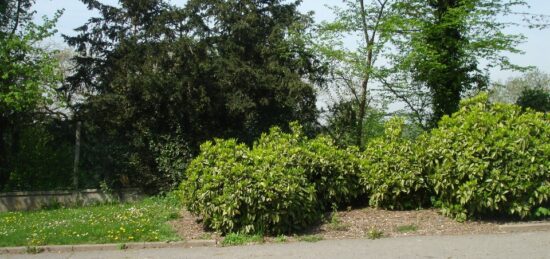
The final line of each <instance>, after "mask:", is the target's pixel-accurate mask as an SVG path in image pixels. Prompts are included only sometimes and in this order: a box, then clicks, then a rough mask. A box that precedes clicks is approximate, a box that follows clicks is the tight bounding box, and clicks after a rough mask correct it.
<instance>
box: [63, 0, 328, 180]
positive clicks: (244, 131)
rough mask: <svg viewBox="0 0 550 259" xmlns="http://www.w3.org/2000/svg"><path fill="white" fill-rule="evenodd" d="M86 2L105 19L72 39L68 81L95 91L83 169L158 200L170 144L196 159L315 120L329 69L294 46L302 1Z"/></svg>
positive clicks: (88, 106)
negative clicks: (162, 152) (214, 141)
mask: <svg viewBox="0 0 550 259" xmlns="http://www.w3.org/2000/svg"><path fill="white" fill-rule="evenodd" d="M83 2H84V3H85V4H87V5H88V7H89V8H91V9H95V10H97V11H98V12H99V13H100V16H99V17H95V18H92V19H90V20H89V21H88V22H87V23H86V24H85V25H83V26H81V27H79V28H77V31H78V32H79V35H77V36H75V37H66V39H67V42H68V43H69V44H70V45H71V46H74V47H75V48H76V50H77V51H78V55H77V57H76V59H75V62H76V68H75V70H74V74H73V76H71V77H70V78H69V80H70V82H71V86H72V87H86V88H89V89H90V91H89V92H92V93H94V94H93V95H91V96H89V98H88V101H87V102H86V103H85V105H84V108H83V109H82V114H81V116H82V117H83V118H85V121H84V126H83V127H84V128H85V129H84V130H83V131H84V132H83V138H84V139H85V140H84V141H85V143H87V144H85V145H83V152H82V156H83V160H84V162H85V163H87V165H88V166H90V167H92V166H100V167H101V168H97V170H96V171H102V172H111V173H112V174H113V175H112V176H110V179H112V180H113V181H115V182H118V183H124V182H126V180H125V179H129V180H130V182H131V183H133V184H139V185H142V186H145V187H151V189H153V190H154V189H157V188H158V187H159V185H161V184H162V183H163V182H165V181H169V180H170V179H168V178H167V177H166V176H165V175H162V174H161V173H159V171H158V168H157V164H156V163H157V162H156V161H157V160H158V159H155V156H157V155H158V154H157V153H156V151H155V150H157V148H156V147H157V146H158V145H157V144H158V143H159V142H162V141H164V139H173V137H177V138H178V142H184V143H187V145H189V146H190V147H191V149H195V148H197V146H198V144H200V143H201V142H203V141H204V140H207V139H211V138H213V137H236V138H239V139H240V140H242V141H246V142H249V143H251V142H252V141H253V140H254V139H255V138H256V137H257V136H259V134H260V133H261V132H263V131H265V130H267V129H268V128H269V127H270V126H271V125H281V126H283V125H286V124H287V123H288V122H289V121H291V120H298V121H301V122H302V123H304V124H312V123H313V122H314V120H315V119H316V113H315V92H314V89H313V87H312V86H311V84H310V83H307V82H306V81H305V80H304V79H308V78H309V79H312V80H313V79H315V75H316V73H318V72H322V69H321V67H319V66H318V64H317V63H316V60H315V57H314V55H313V54H312V53H311V52H308V51H307V50H306V49H305V48H304V45H303V42H300V41H299V40H298V38H297V37H295V35H296V34H299V33H300V32H302V31H304V30H306V29H307V28H308V26H309V25H310V23H311V18H310V17H309V16H306V15H303V14H300V13H299V12H298V11H297V5H298V2H293V3H285V2H284V1H252V0H241V1H236V0H232V1H214V0H210V1H194V0H191V1H188V2H187V3H186V5H185V7H183V8H179V7H176V6H172V5H170V4H168V3H167V2H165V1H162V0H138V1H134V0H132V1H130V0H124V1H120V6H119V7H114V6H109V5H105V4H102V3H101V2H100V1H96V0H83ZM92 136H97V137H96V138H94V139H93V140H92V139H88V140H86V137H88V138H91V137H92ZM90 143H96V145H94V146H89V145H90ZM87 145H88V146H87ZM86 146H87V147H86ZM105 149H107V150H105ZM92 154H93V155H94V156H95V157H96V158H98V159H100V160H101V161H95V162H92V161H91V156H92ZM105 154H110V155H105ZM94 170H95V169H94ZM102 177H105V176H102Z"/></svg>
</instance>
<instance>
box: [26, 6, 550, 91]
mask: <svg viewBox="0 0 550 259" xmlns="http://www.w3.org/2000/svg"><path fill="white" fill-rule="evenodd" d="M102 2H104V3H109V4H114V3H117V2H118V1H116V0H103V1H102ZM172 2H173V3H179V2H181V3H184V2H185V1H184V0H180V1H177V0H172ZM527 2H528V3H529V5H530V6H531V9H525V10H518V11H525V12H530V13H536V14H547V15H550V0H527ZM341 4H342V1H341V0H303V3H302V5H301V7H300V9H301V11H303V12H306V11H314V12H315V20H316V21H317V22H320V21H323V20H331V19H332V18H333V15H332V14H331V11H330V10H329V9H328V8H327V7H326V5H341ZM62 8H64V9H65V12H64V14H63V16H62V17H61V18H60V20H59V22H58V24H57V29H58V31H59V32H58V33H57V34H56V35H55V36H54V37H53V38H52V41H53V42H55V43H56V44H58V45H59V46H63V45H64V43H63V40H62V38H61V34H67V35H74V34H75V33H74V31H73V29H74V28H76V27H79V26H81V25H82V24H84V23H85V22H86V21H87V20H88V18H90V17H92V16H93V15H94V13H93V12H91V11H89V10H88V9H87V8H86V6H85V5H84V4H82V2H80V1H78V0H36V4H35V6H34V9H35V10H36V11H37V15H36V17H41V16H43V15H47V16H48V17H51V16H52V15H53V14H54V13H55V11H56V10H58V9H62ZM518 22H519V21H518ZM506 32H508V33H518V32H520V33H523V34H524V35H525V36H527V41H526V42H525V43H523V44H521V45H520V46H519V48H520V49H522V50H523V51H525V54H524V55H510V58H511V60H512V62H513V63H515V64H518V65H524V66H526V65H533V66H537V67H539V68H540V69H541V70H542V71H544V72H546V73H550V29H546V30H542V31H541V30H528V29H526V28H511V29H509V30H507V31H506ZM516 75H517V74H512V73H511V72H508V71H499V70H496V69H495V70H492V71H491V78H492V80H500V81H502V80H505V79H507V78H509V77H510V76H516Z"/></svg>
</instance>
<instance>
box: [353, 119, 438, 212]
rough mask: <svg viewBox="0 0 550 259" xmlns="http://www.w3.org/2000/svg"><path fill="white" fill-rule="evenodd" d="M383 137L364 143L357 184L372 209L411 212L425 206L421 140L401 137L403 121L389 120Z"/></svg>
mask: <svg viewBox="0 0 550 259" xmlns="http://www.w3.org/2000/svg"><path fill="white" fill-rule="evenodd" d="M385 127H386V131H385V135H384V136H383V137H380V138H377V139H374V140H372V141H371V142H369V143H368V145H367V147H366V149H365V151H364V153H363V158H362V163H363V164H364V166H363V173H362V174H361V180H362V183H363V185H364V186H365V188H366V189H367V193H368V194H369V203H370V205H371V206H374V207H383V208H389V209H412V208H418V207H421V206H423V205H425V204H426V201H427V200H428V198H429V196H428V194H429V191H428V185H427V177H426V169H425V166H424V162H425V161H424V150H423V148H424V145H423V143H422V140H423V139H422V138H420V139H419V140H417V141H416V142H415V141H413V140H410V139H407V138H405V137H404V136H403V128H404V120H403V119H401V118H393V119H391V120H390V121H388V122H387V123H386V125H385Z"/></svg>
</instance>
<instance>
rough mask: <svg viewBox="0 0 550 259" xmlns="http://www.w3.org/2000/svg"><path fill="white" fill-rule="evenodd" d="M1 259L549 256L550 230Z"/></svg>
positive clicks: (47, 254) (102, 252) (20, 256)
mask: <svg viewBox="0 0 550 259" xmlns="http://www.w3.org/2000/svg"><path fill="white" fill-rule="evenodd" d="M0 257H2V255H0ZM3 257H6V258H162V259H168V258H255V259H256V258H338V259H343V258H521V259H531V258H550V232H530V233H509V234H494V235H462V236H416V237H398V238H383V239H378V240H368V239H356V240H325V241H320V242H316V243H306V242H296V243H286V244H263V245H249V246H235V247H197V248H163V249H136V250H132V249H130V250H116V251H91V252H77V253H60V254H54V253H41V254H37V255H28V254H26V255H3Z"/></svg>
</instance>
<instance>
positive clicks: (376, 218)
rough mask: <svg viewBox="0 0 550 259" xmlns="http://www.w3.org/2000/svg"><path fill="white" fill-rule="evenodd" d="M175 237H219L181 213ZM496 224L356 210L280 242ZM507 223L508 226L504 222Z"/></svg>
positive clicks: (483, 228)
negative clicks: (177, 235)
mask: <svg viewBox="0 0 550 259" xmlns="http://www.w3.org/2000/svg"><path fill="white" fill-rule="evenodd" d="M170 223H171V225H172V226H173V227H174V229H175V230H176V231H177V232H178V234H179V235H180V236H181V237H182V238H183V239H186V240H190V239H215V240H217V241H220V240H221V239H222V237H221V236H220V235H219V234H217V233H215V232H212V231H208V230H205V229H204V228H203V226H202V224H201V222H200V219H199V218H197V217H195V216H194V215H192V214H191V213H189V212H187V211H185V210H184V211H182V212H181V218H179V219H177V220H174V221H172V222H170ZM503 223H505V222H498V221H466V222H462V223H461V222H457V221H455V220H453V219H451V218H448V217H445V216H442V215H440V214H439V213H438V211H437V210H436V209H422V210H411V211H390V210H381V209H374V208H360V209H353V210H349V211H339V212H336V213H328V214H327V215H326V219H325V220H324V222H323V223H321V224H319V225H317V226H315V227H312V228H311V229H309V230H307V231H305V232H304V233H300V234H297V235H293V236H287V237H284V241H295V240H307V238H308V237H315V238H316V239H354V238H368V237H369V232H377V233H379V234H380V235H381V236H383V237H397V236H413V235H463V234H488V233H503V232H504V231H502V230H501V229H500V228H499V225H501V224H503ZM507 223H510V222H507ZM265 241H267V242H280V241H281V237H266V238H265Z"/></svg>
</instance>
